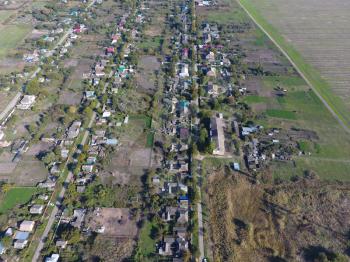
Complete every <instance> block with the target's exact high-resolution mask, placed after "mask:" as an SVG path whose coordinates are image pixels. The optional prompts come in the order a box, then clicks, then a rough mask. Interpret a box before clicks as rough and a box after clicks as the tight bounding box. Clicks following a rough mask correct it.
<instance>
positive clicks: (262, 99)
mask: <svg viewBox="0 0 350 262" xmlns="http://www.w3.org/2000/svg"><path fill="white" fill-rule="evenodd" d="M243 101H244V102H246V103H247V104H256V103H264V102H265V101H266V98H265V97H262V96H245V97H244V99H243Z"/></svg>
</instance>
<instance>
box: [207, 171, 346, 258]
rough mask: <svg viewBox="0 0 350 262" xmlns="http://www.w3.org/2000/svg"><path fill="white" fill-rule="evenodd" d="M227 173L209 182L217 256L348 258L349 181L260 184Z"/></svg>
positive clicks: (303, 180) (212, 230)
mask: <svg viewBox="0 0 350 262" xmlns="http://www.w3.org/2000/svg"><path fill="white" fill-rule="evenodd" d="M225 173H226V174H224V172H223V171H221V172H217V173H216V174H212V175H211V176H210V177H209V184H208V186H207V190H208V196H209V201H208V210H209V211H208V215H209V218H210V221H211V223H210V232H211V241H212V244H213V248H212V250H213V261H325V260H317V259H318V258H319V257H320V256H322V255H321V254H322V253H323V254H325V255H326V256H327V257H328V258H329V259H332V258H337V259H339V260H326V261H347V260H346V258H345V257H344V256H343V255H341V254H344V253H346V252H347V251H346V250H347V239H348V236H347V234H348V228H349V226H350V224H349V221H348V219H346V218H347V217H348V215H349V200H350V198H349V197H350V195H349V191H348V185H345V184H328V183H327V182H321V181H319V180H317V179H300V180H299V181H297V182H286V183H284V184H281V185H278V186H270V185H257V184H252V183H250V182H248V181H247V180H246V179H245V178H243V177H242V176H241V175H233V174H232V173H227V172H225ZM320 188H322V189H321V190H320ZM292 236H293V237H292ZM342 259H343V260H342Z"/></svg>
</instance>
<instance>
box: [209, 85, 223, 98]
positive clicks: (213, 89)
mask: <svg viewBox="0 0 350 262" xmlns="http://www.w3.org/2000/svg"><path fill="white" fill-rule="evenodd" d="M206 91H207V94H208V95H211V96H214V97H216V96H218V95H219V93H220V87H219V86H218V85H216V84H213V83H212V82H209V83H208V85H207V87H206Z"/></svg>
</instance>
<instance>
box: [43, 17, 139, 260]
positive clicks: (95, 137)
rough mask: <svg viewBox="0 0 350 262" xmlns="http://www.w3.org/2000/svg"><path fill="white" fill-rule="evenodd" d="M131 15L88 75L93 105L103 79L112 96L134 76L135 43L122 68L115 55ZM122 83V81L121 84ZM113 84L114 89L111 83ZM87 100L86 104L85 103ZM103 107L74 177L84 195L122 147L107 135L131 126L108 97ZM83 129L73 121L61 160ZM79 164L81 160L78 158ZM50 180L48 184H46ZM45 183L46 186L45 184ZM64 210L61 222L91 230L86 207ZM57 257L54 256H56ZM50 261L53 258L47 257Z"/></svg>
mask: <svg viewBox="0 0 350 262" xmlns="http://www.w3.org/2000/svg"><path fill="white" fill-rule="evenodd" d="M130 16H131V14H130V13H126V14H124V15H123V16H122V17H121V19H120V21H118V22H117V28H118V29H117V32H116V33H115V34H113V35H112V37H111V46H108V47H105V50H106V52H105V54H104V55H103V56H102V58H101V60H100V61H98V62H97V63H96V64H95V65H94V66H93V67H92V69H91V72H90V73H89V74H87V75H86V76H85V78H86V79H88V80H89V83H90V87H89V89H92V90H86V91H85V92H84V98H83V99H84V100H85V101H87V102H89V101H93V100H97V96H96V92H95V90H96V88H100V86H99V85H98V84H99V82H100V81H101V80H107V79H108V80H112V81H105V82H106V84H105V85H104V86H103V90H102V93H103V94H104V93H106V92H107V94H112V93H113V92H114V91H113V89H114V88H115V87H116V82H117V83H118V84H119V85H118V87H121V83H122V79H123V78H126V77H127V74H131V73H133V70H132V66H131V65H128V63H127V59H126V58H127V56H128V53H129V52H130V51H127V50H128V49H129V50H131V48H132V44H128V43H121V44H124V45H125V47H126V49H125V48H124V59H123V60H122V61H118V62H119V66H117V65H112V64H110V63H111V59H110V58H111V56H114V55H117V51H118V48H117V46H118V45H117V44H120V43H119V42H120V41H122V36H123V33H125V32H127V31H128V30H129V29H127V28H126V23H127V20H128V19H129V18H130ZM135 20H136V21H139V23H141V22H142V21H143V16H142V15H141V14H137V15H136V19H135ZM125 50H126V51H125ZM109 65H110V67H111V69H112V70H111V71H110V73H109V74H107V73H106V66H109ZM119 80H120V81H119ZM110 83H112V84H113V85H112V86H109V84H110ZM85 101H84V102H85ZM100 107H101V108H102V112H99V113H97V115H96V119H95V122H94V127H96V129H95V128H94V130H93V131H91V133H90V135H91V136H90V137H89V138H90V139H89V143H88V145H87V147H86V148H85V150H86V151H85V152H84V153H85V154H86V158H85V159H84V162H83V163H81V166H80V170H79V172H78V173H77V174H76V175H75V176H74V178H73V181H72V182H71V183H73V184H74V185H75V187H76V192H77V193H78V194H83V193H84V192H85V190H86V187H87V186H88V185H89V184H90V183H92V182H93V181H94V180H95V178H96V177H97V176H98V175H99V174H100V170H99V168H98V165H97V164H98V161H99V160H100V159H103V158H104V157H105V156H106V148H107V147H116V146H117V145H118V139H117V138H116V137H113V136H111V135H110V134H108V133H107V128H108V126H111V125H113V126H115V127H118V126H121V125H123V124H124V125H126V124H128V121H129V117H128V116H126V117H125V118H124V120H123V121H122V122H115V121H114V119H113V114H114V113H115V112H114V111H113V109H112V107H111V100H110V99H109V98H108V99H107V101H106V103H104V104H102V105H100ZM81 127H82V122H81V121H73V122H72V123H71V125H70V126H69V128H68V129H67V130H66V134H65V139H63V140H61V141H59V145H60V146H61V157H62V158H67V157H68V153H69V150H68V149H69V146H70V145H72V142H73V141H74V139H75V138H77V137H78V135H79V134H80V131H81ZM77 153H78V154H80V153H82V151H81V150H79V149H78V150H77ZM75 161H77V160H76V159H75ZM48 182H50V181H46V182H45V184H46V185H47V183H48ZM43 184H44V183H43ZM66 211H67V210H64V211H63V212H62V214H61V216H60V222H61V223H69V224H70V225H71V226H73V227H75V228H78V229H79V230H83V231H84V230H87V229H86V227H85V220H86V215H87V213H88V210H87V209H84V208H76V209H74V210H73V214H72V215H69V214H67V212H66ZM105 227H108V225H101V227H100V228H97V227H94V231H95V232H97V233H105V230H104V228H105ZM66 246H67V241H66V240H64V239H57V240H56V247H58V248H59V249H64V248H66ZM54 255H56V254H52V256H54ZM47 259H49V258H47ZM50 261H51V260H50Z"/></svg>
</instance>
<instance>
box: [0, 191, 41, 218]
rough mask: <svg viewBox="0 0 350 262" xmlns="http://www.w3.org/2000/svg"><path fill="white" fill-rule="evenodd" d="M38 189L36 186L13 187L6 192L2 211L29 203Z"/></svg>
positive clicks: (0, 206) (2, 202)
mask: <svg viewBox="0 0 350 262" xmlns="http://www.w3.org/2000/svg"><path fill="white" fill-rule="evenodd" d="M36 191H37V189H36V188H35V187H13V188H11V189H9V191H8V192H6V193H5V195H4V197H3V199H2V200H1V204H0V213H6V212H7V211H8V210H10V209H12V208H14V207H15V206H16V205H23V204H25V203H27V202H28V201H29V200H30V199H31V198H32V196H33V194H34V193H35V192H36Z"/></svg>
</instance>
